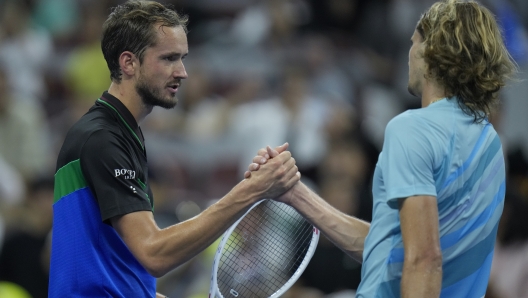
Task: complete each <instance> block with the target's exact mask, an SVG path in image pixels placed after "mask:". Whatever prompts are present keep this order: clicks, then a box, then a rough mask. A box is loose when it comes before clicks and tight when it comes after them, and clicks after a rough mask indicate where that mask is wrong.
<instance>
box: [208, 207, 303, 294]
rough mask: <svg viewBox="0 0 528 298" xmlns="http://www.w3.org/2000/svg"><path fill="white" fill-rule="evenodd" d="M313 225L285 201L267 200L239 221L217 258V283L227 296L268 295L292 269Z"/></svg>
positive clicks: (289, 274) (292, 272)
mask: <svg viewBox="0 0 528 298" xmlns="http://www.w3.org/2000/svg"><path fill="white" fill-rule="evenodd" d="M312 233H313V227H312V225H311V224H310V223H308V222H307V221H305V220H304V219H303V218H302V216H300V215H299V214H298V213H297V212H295V211H294V210H293V208H291V207H289V206H288V205H285V204H282V203H278V202H275V201H271V200H270V201H266V202H264V203H262V204H260V205H259V206H257V207H256V208H254V209H253V210H252V211H251V212H249V213H248V214H247V215H246V216H245V217H244V219H243V220H242V221H241V222H240V223H239V224H238V226H237V228H235V230H234V231H233V233H232V234H231V235H230V236H229V239H228V240H227V242H226V244H225V246H224V248H223V254H222V257H221V258H220V262H219V266H218V274H217V283H218V287H219V290H220V292H221V293H222V295H223V296H224V297H225V298H227V297H269V296H270V295H272V294H273V293H274V292H276V291H277V290H278V289H280V288H281V287H282V286H283V285H284V284H285V283H286V282H287V281H288V280H289V279H290V278H291V277H292V275H293V274H294V273H295V271H296V270H297V268H298V267H299V266H300V264H301V263H302V261H303V260H304V257H305V255H306V252H307V249H308V247H309V245H310V242H311V239H312Z"/></svg>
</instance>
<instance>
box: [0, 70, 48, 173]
mask: <svg viewBox="0 0 528 298" xmlns="http://www.w3.org/2000/svg"><path fill="white" fill-rule="evenodd" d="M0 140H2V141H1V142H0V156H2V157H3V158H4V159H5V160H6V161H7V162H8V163H9V164H11V165H12V166H13V167H14V168H15V169H16V170H17V171H18V172H20V173H21V174H22V176H23V177H24V178H25V179H26V180H27V181H29V180H32V179H33V178H35V177H37V176H39V175H42V174H45V173H48V172H49V170H50V162H51V159H50V144H49V142H50V136H49V131H48V128H47V121H46V117H45V115H44V114H43V111H42V109H41V106H40V103H38V102H31V101H23V100H20V99H19V98H18V96H16V97H15V96H14V95H12V94H11V93H10V92H9V88H8V87H7V76H6V73H5V72H4V71H3V69H2V68H1V67H0Z"/></svg>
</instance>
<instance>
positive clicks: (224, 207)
mask: <svg viewBox="0 0 528 298" xmlns="http://www.w3.org/2000/svg"><path fill="white" fill-rule="evenodd" d="M243 184H244V181H242V182H241V183H239V184H238V185H237V186H235V187H234V188H233V190H232V191H231V192H229V193H228V194H227V195H226V196H225V197H224V198H222V199H221V200H219V201H218V202H216V203H215V204H213V205H212V206H210V207H209V208H207V209H206V210H205V211H204V212H202V213H200V214H199V215H197V216H196V217H194V218H191V219H189V220H187V221H184V222H181V223H179V224H176V225H173V226H170V227H167V228H165V229H162V230H160V231H159V232H158V233H157V235H156V237H155V242H154V243H152V245H151V249H152V250H151V254H152V255H153V257H155V258H156V259H157V260H159V261H160V262H162V264H160V266H162V267H163V268H164V270H163V271H164V272H163V274H165V273H166V272H168V271H170V270H172V269H174V268H176V267H178V266H179V265H181V264H183V263H185V262H187V261H189V260H190V259H192V258H193V257H195V256H196V255H197V254H198V253H200V252H201V251H203V250H204V249H205V248H207V247H208V246H209V245H211V244H212V243H213V242H214V241H215V240H216V239H218V238H219V237H220V236H221V235H222V234H223V233H224V231H225V230H226V229H227V228H229V226H231V224H233V223H234V222H235V221H236V220H237V219H238V218H240V216H242V215H243V214H244V212H246V211H247V210H248V209H249V207H250V206H251V205H252V203H253V202H255V201H257V200H258V198H256V197H255V194H251V193H249V192H248V191H247V190H246V189H245V186H244V185H243Z"/></svg>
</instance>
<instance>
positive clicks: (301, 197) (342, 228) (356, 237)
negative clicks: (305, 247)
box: [291, 182, 370, 263]
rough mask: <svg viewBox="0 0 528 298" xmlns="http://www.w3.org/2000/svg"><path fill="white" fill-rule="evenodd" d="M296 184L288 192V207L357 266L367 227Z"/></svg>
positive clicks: (361, 258)
mask: <svg viewBox="0 0 528 298" xmlns="http://www.w3.org/2000/svg"><path fill="white" fill-rule="evenodd" d="M298 184H299V185H296V186H295V191H293V192H292V199H291V204H292V206H293V207H294V208H295V209H297V210H298V211H299V213H301V214H302V215H303V216H304V217H305V218H306V219H307V220H308V221H310V222H311V223H312V224H313V225H314V226H316V227H317V228H319V230H321V232H322V233H323V234H324V235H325V236H326V237H327V238H328V239H330V241H332V242H333V243H334V244H335V245H336V246H338V247H339V248H341V249H342V250H343V251H344V252H346V253H347V254H348V255H349V256H350V257H352V258H353V259H355V260H356V261H358V262H360V263H361V262H362V261H363V248H364V244H365V237H366V236H367V234H368V231H369V228H370V224H369V223H368V222H365V221H363V220H360V219H358V218H355V217H352V216H349V215H347V214H344V213H342V212H341V211H339V210H337V209H336V208H334V207H332V206H331V205H330V204H328V203H327V202H326V201H325V200H323V199H322V198H321V197H319V196H318V195H317V194H316V193H315V192H313V191H312V190H310V189H308V187H307V186H305V185H304V184H302V183H301V182H298Z"/></svg>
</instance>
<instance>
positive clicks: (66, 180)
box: [53, 159, 86, 203]
mask: <svg viewBox="0 0 528 298" xmlns="http://www.w3.org/2000/svg"><path fill="white" fill-rule="evenodd" d="M84 187H86V180H84V176H83V174H82V171H81V162H80V160H79V159H77V160H74V161H72V162H70V163H68V164H67V165H65V166H63V167H62V168H60V169H59V170H58V171H57V173H55V190H54V198H53V203H57V202H58V201H59V200H60V199H61V198H63V197H65V196H67V195H69V194H71V193H72V192H74V191H76V190H79V189H81V188H84Z"/></svg>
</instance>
